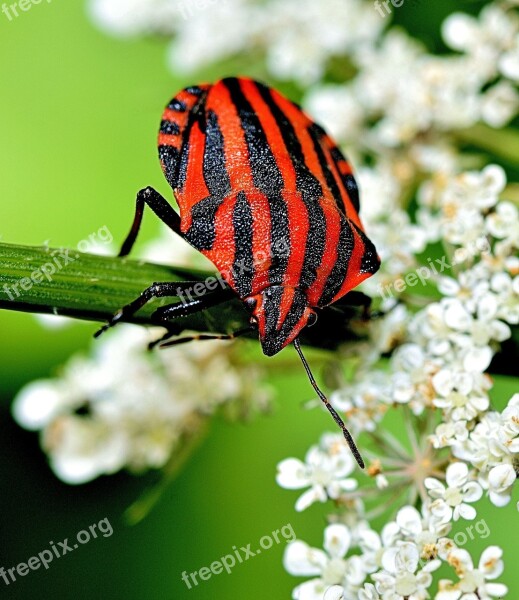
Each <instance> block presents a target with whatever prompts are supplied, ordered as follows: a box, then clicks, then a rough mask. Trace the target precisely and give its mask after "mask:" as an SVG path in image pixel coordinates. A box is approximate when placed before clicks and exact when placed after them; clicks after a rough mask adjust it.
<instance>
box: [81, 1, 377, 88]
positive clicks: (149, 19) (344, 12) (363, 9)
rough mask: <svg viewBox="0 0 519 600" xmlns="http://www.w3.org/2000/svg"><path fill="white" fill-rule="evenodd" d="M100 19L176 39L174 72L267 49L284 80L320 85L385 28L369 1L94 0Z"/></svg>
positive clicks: (125, 31)
mask: <svg viewBox="0 0 519 600" xmlns="http://www.w3.org/2000/svg"><path fill="white" fill-rule="evenodd" d="M90 7H91V13H92V16H93V18H94V20H95V21H96V22H97V23H98V24H99V25H100V26H101V27H102V28H103V29H106V30H107V31H109V32H112V33H114V34H116V35H136V34H148V33H161V34H166V35H172V34H174V35H175V37H174V39H173V41H172V43H171V46H170V48H169V51H168V55H169V63H170V65H171V69H172V70H173V71H174V72H191V71H193V70H195V69H199V68H202V67H204V66H206V65H207V64H211V63H214V62H218V61H219V60H223V59H227V58H229V57H232V56H235V55H238V54H240V53H245V52H248V51H260V52H262V53H264V55H265V62H266V65H267V68H268V69H269V71H270V72H271V74H272V75H273V76H274V77H277V78H279V79H297V80H298V81H299V82H300V83H301V84H303V85H305V84H309V83H311V82H314V81H317V80H318V79H319V78H320V77H322V75H323V74H324V71H325V68H326V63H327V62H328V59H329V58H330V57H333V56H336V55H341V54H344V53H350V52H356V51H359V49H360V48H362V47H363V46H364V45H366V44H372V43H373V40H374V39H375V38H376V37H377V35H378V34H379V32H380V30H381V29H382V27H383V22H382V21H381V19H380V17H379V16H378V15H377V14H376V13H375V11H374V10H373V8H372V7H371V6H370V4H369V3H368V2H365V1H364V0H347V1H344V0H327V2H322V3H316V2H312V1H311V0H283V1H282V2H279V0H268V1H267V2H258V1H257V0H207V1H204V2H198V3H195V2H192V1H191V0H153V1H152V2H150V1H149V0H132V1H131V2H124V1H121V0H91V3H90Z"/></svg>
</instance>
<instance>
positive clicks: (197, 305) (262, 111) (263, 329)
mask: <svg viewBox="0 0 519 600" xmlns="http://www.w3.org/2000/svg"><path fill="white" fill-rule="evenodd" d="M158 149H159V158H160V162H161V165H162V169H163V171H164V174H165V176H166V179H167V181H168V183H169V185H170V186H171V187H172V189H173V191H174V194H175V198H176V200H177V203H178V205H179V208H180V215H179V214H177V212H176V211H175V210H174V209H173V208H172V207H171V205H170V204H169V203H168V201H167V200H165V199H164V198H163V197H162V196H161V195H160V194H159V193H158V192H156V191H155V190H154V189H152V188H150V187H147V188H145V189H143V190H141V191H140V192H139V194H138V195H137V201H136V211H135V218H134V222H133V225H132V228H131V230H130V233H129V234H128V236H127V238H126V240H125V242H124V243H123V246H122V248H121V252H120V256H124V255H126V254H128V253H129V252H130V249H131V248H132V246H133V244H134V242H135V239H136V237H137V233H138V231H139V227H140V224H141V221H142V216H143V211H144V206H145V205H148V206H149V207H150V208H151V209H152V210H153V212H154V213H155V214H156V215H157V216H158V217H159V218H160V219H161V220H162V221H163V222H164V223H165V224H166V225H168V226H169V227H170V228H171V229H172V230H173V231H174V232H175V233H177V234H178V235H180V236H181V237H182V238H184V239H185V240H187V241H188V242H189V243H190V244H191V245H192V246H193V247H195V248H196V249H197V250H199V251H200V252H202V253H203V254H204V255H205V256H206V257H207V258H209V260H211V261H212V262H213V263H214V265H215V266H216V268H217V269H218V271H219V272H220V274H221V275H222V277H223V279H224V280H225V285H224V286H222V287H221V288H219V289H217V290H206V293H202V294H199V295H198V297H196V298H192V297H191V298H190V300H189V301H188V302H186V301H183V302H175V303H173V304H169V305H166V306H163V307H160V308H159V309H157V310H156V311H155V313H154V318H155V320H157V321H158V322H161V323H167V322H168V321H169V322H170V321H171V320H172V319H173V318H175V317H180V316H185V315H187V314H190V313H192V312H195V311H199V310H203V309H206V308H208V307H210V306H214V305H216V304H219V303H221V302H224V301H225V300H227V299H229V298H231V297H232V296H236V295H237V296H238V297H239V298H240V299H241V300H242V301H243V302H244V305H245V307H246V308H247V309H248V311H249V313H250V322H251V327H253V328H255V329H257V331H258V335H259V340H260V343H261V347H262V349H263V352H264V354H266V355H267V356H272V355H274V354H277V353H278V352H279V351H280V350H281V349H282V348H284V347H285V346H286V345H287V344H290V343H293V345H294V347H295V349H296V350H297V352H298V354H299V356H300V358H301V360H302V362H303V365H304V368H305V370H306V372H307V374H308V377H309V379H310V382H311V384H312V386H313V387H314V389H315V391H316V393H317V394H318V395H319V397H320V398H321V400H322V401H323V402H324V404H325V406H326V408H327V409H328V410H329V411H330V413H331V414H332V416H333V418H334V419H335V421H336V422H337V423H338V425H339V426H340V427H341V429H342V431H343V433H344V436H345V438H346V441H347V442H348V444H349V446H350V448H351V450H352V452H353V454H354V456H355V458H356V460H357V462H358V463H359V465H360V466H361V467H363V466H364V463H363V461H362V458H361V456H360V454H359V452H358V450H357V447H356V446H355V443H354V441H353V440H352V438H351V435H350V434H349V432H348V430H347V429H346V427H345V425H344V423H343V421H342V419H341V418H340V417H339V415H338V414H337V413H336V412H335V410H334V409H333V407H332V406H331V404H330V403H329V402H328V400H327V399H326V397H325V396H324V394H323V393H322V392H321V391H320V389H319V388H318V386H317V384H316V382H315V380H314V378H313V376H312V374H311V371H310V368H309V366H308V364H307V362H306V360H305V358H304V356H303V354H302V351H301V347H300V343H299V338H298V336H299V334H300V333H301V331H302V330H303V329H304V328H305V327H309V326H311V325H312V324H313V323H314V322H315V320H316V318H317V312H318V311H319V309H322V308H324V307H326V306H328V305H330V304H332V303H334V302H336V301H337V300H339V299H340V298H342V297H343V296H345V294H347V293H348V292H349V291H350V290H352V289H353V288H355V287H356V286H357V285H358V284H359V283H361V282H362V281H363V280H364V279H366V278H367V277H369V276H370V275H372V274H373V273H375V272H376V271H377V269H378V267H379V264H380V261H379V258H378V256H377V252H376V250H375V247H374V246H373V244H372V242H371V241H370V240H369V239H368V238H367V237H366V235H365V233H364V231H363V227H362V223H361V221H360V218H359V215H358V212H359V192H358V189H357V185H356V183H355V179H354V177H353V174H352V171H351V167H350V164H349V163H348V161H347V160H346V159H345V157H344V156H343V154H342V153H341V151H340V150H339V148H338V147H337V145H336V144H335V143H334V142H333V140H332V139H331V138H330V137H329V136H328V135H327V134H326V132H325V131H324V130H323V129H322V128H321V127H320V126H319V125H317V124H316V123H314V122H313V121H312V119H310V118H309V117H308V116H307V115H306V114H305V113H304V112H303V111H302V110H301V108H300V107H299V106H298V105H296V104H294V103H293V102H291V101H290V100H289V99H287V98H286V97H284V96H283V95H282V94H280V93H279V92H277V91H276V90H274V89H272V88H270V87H268V86H267V85H264V84H262V83H259V82H257V81H253V80H251V79H246V78H235V77H232V78H227V79H223V80H221V81H218V82H217V83H215V84H213V85H209V84H204V85H199V86H192V87H188V88H186V89H184V90H182V91H181V92H179V93H178V94H177V95H176V96H175V97H174V98H173V99H172V100H171V102H169V104H168V105H167V107H166V108H165V110H164V113H163V115H162V121H161V124H160V131H159V138H158ZM186 285H187V284H186ZM183 286H184V283H179V282H159V283H154V284H153V285H151V286H150V287H149V288H147V289H146V290H145V291H144V292H143V293H142V294H141V295H140V296H139V297H138V298H137V299H136V300H134V301H133V302H131V303H130V304H128V305H127V306H125V307H123V308H122V309H121V310H119V311H118V312H117V313H116V314H115V315H114V316H113V318H112V319H111V320H110V321H109V323H107V324H106V325H105V326H104V327H103V328H102V329H101V330H100V331H99V332H98V334H99V333H101V332H102V331H104V330H105V329H107V328H108V327H110V326H112V325H115V324H116V323H117V322H118V321H119V320H121V319H122V318H124V317H129V316H131V315H132V314H133V313H135V312H136V311H137V310H139V308H141V307H142V306H144V304H145V303H146V302H148V301H149V300H151V299H152V298H154V297H167V296H170V297H173V296H175V297H178V296H179V294H180V293H181V292H182V289H184V288H183ZM237 333H241V332H237ZM235 335H236V334H235ZM214 337H220V338H222V337H234V336H211V335H203V336H195V338H180V340H173V341H169V342H168V341H165V340H166V339H167V338H166V337H165V338H163V343H162V344H161V346H162V347H164V346H168V345H172V344H173V343H178V342H179V341H180V342H182V341H184V340H186V339H207V338H214Z"/></svg>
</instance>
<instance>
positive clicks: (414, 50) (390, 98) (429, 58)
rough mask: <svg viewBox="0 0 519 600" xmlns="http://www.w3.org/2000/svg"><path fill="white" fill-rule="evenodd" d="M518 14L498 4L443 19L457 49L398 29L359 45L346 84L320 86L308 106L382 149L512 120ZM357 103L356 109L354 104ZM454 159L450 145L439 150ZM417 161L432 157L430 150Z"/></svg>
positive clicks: (516, 101) (516, 98)
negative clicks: (442, 50)
mask: <svg viewBox="0 0 519 600" xmlns="http://www.w3.org/2000/svg"><path fill="white" fill-rule="evenodd" d="M518 36H519V18H518V16H517V13H516V11H515V10H514V9H513V8H512V7H511V6H510V5H506V4H505V3H503V4H498V3H493V4H490V5H488V6H486V7H485V8H484V9H483V10H482V11H481V14H480V15H479V18H475V17H469V16H468V15H464V14H462V13H455V14H452V15H450V16H449V17H448V18H447V20H446V21H445V22H444V27H443V37H444V40H445V42H446V44H447V45H449V46H450V47H451V48H452V49H453V50H456V51H457V52H458V53H457V54H451V55H445V56H436V55H431V54H428V53H427V52H426V51H425V50H424V48H423V47H422V46H421V45H420V44H419V43H418V42H417V41H416V40H414V39H413V38H411V37H409V36H408V35H407V34H405V33H404V32H402V31H400V30H396V29H391V30H389V32H388V33H387V34H386V35H385V36H384V37H383V38H382V39H381V40H380V41H379V42H378V43H376V44H373V45H371V46H368V47H362V48H361V49H360V50H359V51H358V52H352V53H351V54H350V58H351V60H352V62H353V64H354V65H355V67H356V68H357V69H358V74H357V76H356V77H354V78H353V79H351V80H350V81H348V82H347V83H345V84H333V85H330V84H327V85H319V86H316V87H315V89H313V90H312V91H311V92H310V93H309V95H308V97H307V102H306V104H307V106H308V108H309V109H310V111H311V112H312V113H313V114H314V115H315V116H316V117H318V119H319V120H320V121H322V122H323V124H324V125H325V126H326V127H327V128H328V129H329V130H330V131H332V133H334V134H335V135H336V136H337V137H338V138H339V139H342V140H344V141H345V142H347V143H350V144H352V145H354V146H358V145H359V140H363V141H362V142H361V143H362V144H364V145H365V146H366V147H368V148H371V149H375V150H377V151H379V152H380V151H383V149H389V148H397V147H399V146H402V145H407V146H409V145H410V144H414V143H418V142H419V145H423V144H424V142H425V143H426V144H427V143H428V142H431V141H433V140H434V143H435V144H437V143H438V140H439V139H441V137H442V135H443V134H444V133H445V132H448V131H451V130H457V129H463V128H465V127H469V126H471V125H474V124H475V123H477V122H478V121H482V122H484V123H486V124H488V125H490V126H491V127H502V126H504V125H506V124H507V123H508V122H509V121H510V120H511V119H512V118H513V117H514V116H515V115H516V114H517V112H518V109H519V93H518V91H517V82H518V70H519V67H518V65H519V53H518V51H517V47H518V46H517V45H518V42H517V40H518V39H519V38H518ZM352 106H354V107H355V108H354V109H353V110H350V107H352ZM440 150H441V151H442V154H443V155H444V156H443V158H444V159H446V160H447V162H448V161H449V160H450V158H449V156H448V152H446V147H442V146H441V145H440V147H439V148H437V149H436V158H438V155H439V151H440ZM420 154H423V152H420V153H418V154H416V153H415V155H414V157H415V159H418V162H421V161H422V160H424V159H425V160H427V159H429V160H430V159H431V158H432V157H431V153H430V152H428V153H427V155H426V156H420Z"/></svg>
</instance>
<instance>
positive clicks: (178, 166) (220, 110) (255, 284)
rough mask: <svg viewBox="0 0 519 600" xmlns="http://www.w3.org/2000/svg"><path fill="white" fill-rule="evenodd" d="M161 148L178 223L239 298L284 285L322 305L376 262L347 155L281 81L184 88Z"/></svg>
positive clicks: (166, 119)
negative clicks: (276, 85) (278, 86)
mask: <svg viewBox="0 0 519 600" xmlns="http://www.w3.org/2000/svg"><path fill="white" fill-rule="evenodd" d="M159 155H160V159H161V163H162V166H163V169H164V172H165V174H166V177H167V179H168V181H169V183H170V185H171V187H172V188H173V190H174V191H175V196H176V199H177V201H178V204H179V207H180V215H181V228H182V231H183V232H184V234H185V235H186V238H187V239H188V241H189V242H190V243H191V244H192V245H193V246H194V247H195V248H197V249H198V250H199V251H201V252H202V253H203V254H204V255H205V256H207V257H208V258H209V259H210V260H211V261H212V262H213V263H214V264H215V265H216V267H217V268H218V270H219V271H220V272H221V273H222V274H223V275H224V276H225V278H226V279H227V281H228V283H229V284H230V285H231V287H233V288H234V289H235V291H236V292H237V293H238V295H239V296H240V297H242V298H245V297H247V296H250V295H254V294H257V293H258V292H260V291H261V290H263V289H264V288H266V287H268V286H271V285H283V286H287V287H297V288H299V289H302V290H303V291H304V292H305V293H306V296H307V298H308V303H309V305H310V306H316V307H321V306H326V305H327V304H330V303H332V302H334V301H335V300H337V299H338V298H340V297H341V296H343V295H344V294H345V293H347V292H348V291H349V290H351V289H352V288H354V287H356V286H357V285H358V284H359V283H360V282H361V281H362V280H364V279H366V278H367V277H369V276H370V275H371V274H372V273H374V272H375V271H376V270H377V269H378V266H379V259H378V257H377V254H376V251H375V248H374V247H373V244H372V243H371V242H370V241H369V240H368V239H367V237H366V236H365V234H364V232H363V230H362V224H361V222H360V219H359V216H358V209H359V199H358V190H357V186H356V183H355V180H354V178H353V175H352V173H351V169H350V166H349V163H348V162H347V161H346V160H345V158H344V156H343V155H342V154H341V152H340V150H339V149H338V148H337V147H336V145H335V144H334V143H333V141H332V140H331V139H330V138H329V137H328V136H327V135H326V133H325V132H324V131H323V130H322V129H321V128H320V127H319V126H318V125H316V124H315V123H314V122H313V121H312V120H311V119H310V118H309V117H308V116H307V115H306V114H305V113H304V112H303V111H302V110H301V109H300V108H299V107H298V106H297V105H295V104H294V103H292V102H291V101H290V100H288V99H287V98H285V97H284V96H282V95H281V94H279V93H278V92H276V91H275V90H272V89H271V88H269V87H267V86H265V85H263V84H261V83H258V82H255V81H252V80H249V79H244V78H228V79H224V80H222V81H219V82H218V83H216V84H214V85H212V86H209V85H207V86H199V87H192V88H187V89H186V90H183V91H182V92H180V93H179V94H178V95H177V96H176V97H175V98H174V99H173V100H172V101H171V102H170V104H169V105H168V107H167V108H166V111H165V112H164V114H163V121H162V124H161V132H160V134H159Z"/></svg>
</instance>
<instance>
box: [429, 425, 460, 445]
mask: <svg viewBox="0 0 519 600" xmlns="http://www.w3.org/2000/svg"><path fill="white" fill-rule="evenodd" d="M468 437H469V430H468V426H467V421H463V420H461V421H447V422H446V423H440V424H439V425H438V427H436V431H435V432H434V434H433V435H431V436H430V438H429V439H430V440H431V442H432V445H433V446H434V447H435V448H445V447H446V446H457V445H459V444H461V443H463V442H465V441H466V440H467V439H468Z"/></svg>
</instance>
